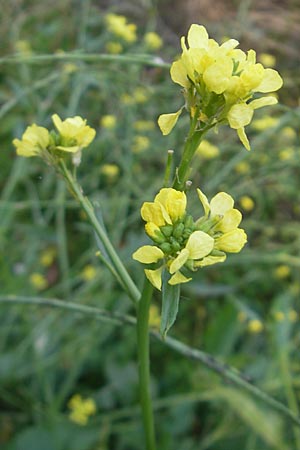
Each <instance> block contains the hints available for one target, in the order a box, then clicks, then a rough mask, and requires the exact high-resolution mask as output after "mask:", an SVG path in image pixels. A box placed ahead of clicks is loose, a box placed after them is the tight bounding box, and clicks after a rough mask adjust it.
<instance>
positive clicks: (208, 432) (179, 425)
mask: <svg viewBox="0 0 300 450" xmlns="http://www.w3.org/2000/svg"><path fill="white" fill-rule="evenodd" d="M179 3H180V2H179ZM194 3H195V2H194ZM222 3H223V4H224V3H226V4H227V5H228V8H227V9H226V11H227V12H226V11H225V13H224V11H223V12H222V9H221V10H220V11H221V13H222V14H223V16H222V17H216V14H217V11H218V8H219V9H220V5H219V3H218V2H217V3H216V7H215V11H212V8H208V6H207V5H206V2H203V3H202V9H200V10H199V8H198V6H199V5H200V4H201V2H197V4H199V5H198V6H197V7H196V6H195V5H194V8H195V9H194V10H193V2H191V1H190V2H186V10H185V12H184V11H183V12H181V14H182V22H181V23H176V21H174V18H173V12H172V14H171V13H170V15H169V16H168V15H167V14H166V11H168V10H169V8H170V5H169V4H168V2H167V1H165V2H163V1H162V2H158V4H157V5H155V4H154V3H152V2H150V1H148V2H147V1H138V0H135V2H128V4H127V2H120V4H118V2H103V3H102V4H101V5H99V2H96V1H87V0H85V1H71V0H64V1H57V0H53V1H52V2H51V3H49V4H47V3H46V2H37V1H34V0H33V1H29V0H15V1H12V2H3V4H2V5H1V7H2V10H3V18H4V17H5V20H4V19H3V20H2V24H1V25H2V26H1V29H0V33H1V36H0V37H1V46H2V49H3V51H2V56H3V57H5V56H7V55H10V54H12V53H19V55H20V56H22V55H23V56H30V54H32V55H35V54H40V53H47V54H52V53H53V54H61V53H62V52H74V51H75V50H76V51H77V52H82V53H85V52H87V53H93V54H101V53H106V52H107V51H109V49H110V43H111V42H119V44H121V45H122V52H121V53H122V54H125V55H126V54H130V55H132V54H133V55H134V54H136V55H138V54H153V56H155V57H159V58H161V61H166V62H170V61H172V59H174V57H175V56H176V53H177V52H178V50H179V47H178V43H179V39H178V36H179V35H180V34H181V33H185V32H186V29H187V27H188V25H189V24H190V22H189V23H187V22H188V21H189V20H191V19H190V14H191V11H194V18H193V19H192V21H198V22H199V23H203V24H204V25H205V26H206V27H207V28H208V30H209V32H210V34H211V35H213V36H214V37H215V38H217V39H218V40H220V39H221V38H222V36H224V35H227V36H230V37H234V38H238V39H240V40H241V42H242V48H243V49H245V50H246V49H247V48H248V47H249V45H250V46H252V45H253V46H254V48H256V49H258V51H259V52H260V54H262V53H266V52H270V51H271V52H272V54H273V55H274V56H276V57H277V63H276V68H277V69H278V70H279V72H280V73H281V74H282V75H283V77H284V80H285V87H284V88H283V89H282V90H281V91H280V93H279V100H280V103H279V105H278V106H276V107H273V109H271V108H268V116H265V115H264V111H263V110H261V111H259V112H256V113H255V114H256V119H257V120H256V121H253V123H252V126H251V130H250V132H249V137H250V139H251V143H252V150H251V152H250V153H248V152H246V151H245V150H244V149H243V148H242V146H241V144H240V143H239V142H238V140H237V138H236V136H235V133H234V132H233V131H232V130H229V129H228V130H226V129H220V131H219V134H211V135H209V141H210V142H211V143H212V144H214V145H215V146H216V147H217V150H216V149H214V151H212V150H211V149H206V153H205V152H204V151H202V152H200V151H199V153H198V154H197V157H196V159H195V164H194V168H193V173H194V180H195V182H194V186H198V185H199V186H201V189H203V190H204V191H205V192H206V193H207V195H208V196H209V197H212V196H213V195H214V194H215V193H216V192H219V191H222V190H224V191H226V192H229V193H230V194H231V195H232V196H233V197H234V198H235V199H236V203H237V205H238V207H239V208H240V209H241V210H242V211H243V215H244V221H243V228H245V230H246V231H247V234H248V240H249V244H248V245H247V247H246V248H245V249H244V250H243V251H242V252H241V254H238V255H233V256H230V257H228V260H227V261H226V263H224V264H220V265H218V266H213V267H212V268H205V269H204V270H202V271H199V272H198V273H197V275H196V276H195V280H194V281H193V282H192V283H189V284H188V285H186V286H184V287H183V291H182V297H183V298H182V301H181V304H180V314H179V316H178V319H177V322H176V325H175V327H174V328H173V329H172V334H173V335H174V336H176V337H178V338H179V339H180V340H182V341H184V342H186V343H188V344H189V345H192V346H194V347H198V348H201V349H203V350H205V351H207V352H210V353H212V354H213V355H214V356H216V357H219V359H220V360H223V361H226V362H227V363H230V364H232V365H234V366H236V367H238V368H239V369H240V370H242V372H243V373H245V374H247V376H248V377H249V379H251V380H252V381H253V382H254V383H255V384H257V385H259V386H260V387H262V388H263V389H265V390H266V391H268V392H269V393H270V394H271V395H273V396H275V397H276V398H278V399H280V400H281V401H283V402H284V403H286V404H288V405H289V407H290V408H291V409H292V410H293V411H294V412H295V413H298V400H299V386H300V364H299V358H298V352H297V350H298V348H299V343H300V332H299V292H300V284H299V266H300V258H299V246H300V228H299V216H300V207H299V200H300V197H299V196H300V183H299V179H300V176H299V175H300V173H299V162H300V151H299V116H300V110H299V106H298V99H299V72H298V70H297V67H298V66H299V59H298V60H297V58H299V55H297V52H296V51H295V49H296V48H297V41H295V39H294V36H295V35H296V32H297V29H296V22H295V20H291V22H290V27H289V29H288V30H287V28H286V29H285V30H284V28H283V25H282V23H283V22H282V21H283V20H284V19H285V18H286V19H288V17H291V16H287V13H286V10H287V9H288V10H289V11H293V17H294V18H295V17H299V14H300V12H299V6H297V2H289V3H288V5H285V6H288V7H289V8H287V7H286V8H284V5H283V9H282V15H280V20H279V21H278V20H277V21H276V17H277V16H278V9H277V8H278V5H277V3H275V2H274V4H272V2H271V3H270V5H269V6H270V11H271V12H270V13H269V18H270V20H269V21H267V22H266V21H263V20H262V17H265V16H264V14H265V11H262V10H261V9H259V7H258V6H257V5H256V4H255V2H253V4H252V5H251V4H250V5H249V3H251V2H246V1H243V2H233V1H232V2H222ZM173 8H174V11H176V8H182V6H180V5H179V4H178V5H176V3H175V4H174V5H173ZM178 11H179V10H178V9H177V16H176V14H175V12H174V16H176V17H178ZM108 12H115V13H122V14H123V13H124V14H126V16H127V18H128V21H129V22H131V23H132V22H134V23H136V24H137V36H138V39H137V40H136V42H133V43H128V42H126V41H122V39H117V38H116V37H115V36H113V35H112V34H111V33H110V32H109V31H108V30H107V28H106V25H105V14H106V13H108ZM224 14H225V15H224ZM226 14H227V15H226ZM197 15H198V16H199V17H198V19H197V20H196V18H197ZM220 19H221V22H220ZM265 24H267V25H265ZM271 24H273V25H271ZM185 25H186V28H184V27H185ZM232 30H234V31H235V33H234V35H233V32H232ZM147 31H158V33H159V34H160V35H161V37H162V39H163V41H164V45H163V47H162V48H160V49H159V50H151V49H150V48H149V47H147V45H146V44H145V41H144V36H145V33H146V32H147ZM178 33H179V34H178ZM261 37H263V38H264V39H261ZM256 44H257V45H256ZM158 61H159V60H158ZM0 62H2V61H1V60H0ZM266 65H267V64H266ZM1 68H2V71H1V79H0V98H1V107H0V119H1V127H0V140H1V145H2V151H1V164H0V174H1V178H0V185H1V201H0V208H1V215H0V245H1V252H0V280H1V297H0V302H1V298H2V299H3V298H5V296H6V295H9V294H14V295H16V296H24V295H25V296H35V297H47V298H61V299H65V300H68V299H69V300H70V301H73V302H78V303H80V304H86V305H94V306H98V307H101V308H105V309H108V310H112V311H118V312H120V313H132V312H133V311H132V306H131V304H130V302H129V301H128V299H127V298H126V296H125V295H124V294H123V293H122V291H121V290H120V289H119V287H118V286H117V285H116V283H115V281H114V280H113V279H112V278H111V276H110V274H109V273H108V271H107V269H106V268H105V267H104V266H103V265H101V263H100V262H99V260H98V258H97V257H96V256H95V251H96V245H95V238H94V236H93V233H92V231H91V228H90V226H89V225H88V224H87V222H86V220H85V216H84V214H83V213H82V211H80V209H79V208H78V206H77V204H76V203H75V202H74V201H73V199H72V197H71V196H70V195H69V193H68V192H67V191H66V188H65V185H64V183H63V181H62V180H59V179H57V177H56V175H55V174H54V173H53V172H52V170H50V169H49V168H48V167H45V166H44V164H43V163H42V161H41V160H39V159H36V160H35V159H28V160H27V159H25V158H24V159H22V158H17V157H16V156H15V154H14V151H13V148H12V144H11V140H12V138H13V137H16V136H17V137H20V136H21V134H22V132H23V130H24V129H25V128H26V126H27V125H29V124H31V123H32V122H35V123H37V124H39V125H43V126H48V125H49V123H50V117H51V115H52V114H53V113H58V114H59V115H60V116H61V117H67V116H72V115H76V114H80V115H81V116H82V117H86V118H87V120H88V123H89V124H90V125H91V126H93V127H94V128H96V130H97V139H96V140H95V141H94V143H93V144H92V146H91V147H90V148H89V149H88V150H87V151H86V152H84V157H83V162H82V165H81V167H80V169H79V178H80V180H81V184H82V186H83V189H84V191H85V193H86V194H87V195H89V196H90V197H91V199H92V200H93V201H94V202H95V203H96V204H97V205H99V207H98V214H99V217H101V220H103V221H104V223H105V226H106V228H107V230H108V232H109V234H110V236H111V238H112V240H113V242H114V244H115V245H116V247H117V248H118V251H119V253H120V256H121V257H122V259H123V260H124V261H125V262H126V265H127V267H128V269H129V271H130V272H131V273H132V274H133V276H134V278H135V280H136V282H137V284H138V285H140V283H139V280H140V279H141V274H142V268H141V267H139V265H138V264H137V263H135V262H134V261H132V259H131V254H132V252H133V251H134V250H135V249H136V248H137V247H138V246H139V245H141V244H143V243H146V238H145V235H144V233H143V227H142V222H141V220H140V216H139V209H140V206H141V203H142V202H143V201H145V200H151V199H152V198H153V195H154V193H155V192H156V191H157V190H158V189H159V187H160V186H161V184H162V179H163V171H164V165H165V161H166V157H167V150H168V149H169V148H172V149H174V150H175V159H176V158H178V157H179V156H178V155H179V152H180V150H181V148H182V144H183V139H184V136H185V132H186V127H185V126H186V124H187V123H185V122H184V120H182V121H181V125H180V126H178V127H177V129H176V130H174V132H173V133H172V134H171V135H170V136H169V137H167V138H163V137H162V136H161V133H160V131H159V130H158V127H157V125H156V119H157V117H158V115H159V114H161V113H163V112H169V111H176V110H177V109H178V106H179V105H180V102H181V98H180V91H179V89H178V87H177V86H175V85H174V84H173V83H172V82H171V81H170V78H169V74H168V70H167V68H164V67H153V66H150V65H143V64H139V63H138V62H130V63H124V62H120V61H117V60H115V61H111V62H107V61H106V62H101V61H97V62H85V61H84V60H80V59H78V60H76V61H74V60H72V61H69V60H68V59H67V58H66V59H61V60H59V61H48V62H44V63H34V64H27V63H25V62H24V63H19V64H12V63H2V64H1ZM270 111H271V112H270ZM107 115H113V116H114V117H115V124H113V120H110V121H109V120H108V121H107V119H106V122H105V119H104V117H105V116H107ZM214 152H215V153H218V156H217V157H214V156H213V155H214ZM190 198H191V199H193V200H194V211H195V216H198V215H199V211H200V204H199V202H198V200H197V199H196V196H195V194H194V192H193V190H191V192H190ZM155 306H156V307H157V308H158V311H159V307H160V305H159V296H158V297H157V299H156V303H155ZM155 312H156V313H157V311H156V310H154V313H155ZM0 317H1V318H0V320H1V327H0V349H1V353H0V443H1V448H3V449H4V450H25V449H26V450H27V449H29V448H30V449H31V450H35V449H37V450H40V449H41V448H43V450H69V449H70V450H92V449H93V450H96V449H97V450H100V449H101V450H105V449H115V450H129V449H130V450H134V449H141V448H142V447H141V446H142V430H141V423H140V417H139V410H138V408H137V401H138V399H137V368H136V363H135V360H136V348H135V333H134V329H132V328H131V327H126V326H124V327H114V326H112V325H111V324H103V323H101V324H100V323H99V322H98V321H97V320H93V319H86V318H83V317H81V316H78V315H76V314H67V313H66V312H64V311H59V310H53V309H51V308H48V309H45V308H39V307H32V306H25V305H21V306H20V305H13V306H12V305H7V304H5V303H1V316H0ZM152 388H153V397H154V406H155V410H156V413H155V415H156V422H157V426H158V433H159V442H160V446H161V447H160V448H162V449H164V450H173V449H177V448H178V446H179V445H180V448H181V449H183V450H195V449H197V450H199V449H200V450H204V449H214V450H219V449H220V450H229V449H230V450H239V449H241V448H243V449H245V450H262V449H280V450H284V449H298V450H299V449H300V440H299V432H297V431H296V430H295V429H294V430H293V428H292V425H291V424H290V423H287V422H284V421H283V419H282V418H280V417H279V416H278V415H277V414H276V413H274V412H272V411H270V410H269V409H268V408H267V407H265V406H264V405H263V404H260V403H259V402H258V401H257V400H254V399H253V398H251V397H250V396H249V395H248V394H245V393H244V392H241V391H238V390H235V389H234V388H233V386H231V385H230V384H229V383H228V382H226V380H224V379H222V378H220V377H219V376H217V375H213V374H212V373H211V372H209V371H208V369H206V368H205V367H203V366H201V365H200V364H199V363H196V362H192V361H188V360H185V359H184V358H183V357H182V356H180V355H178V354H176V353H173V352H172V351H171V350H170V349H168V348H166V347H165V346H163V345H161V344H160V343H158V342H153V344H152ZM74 394H80V395H81V396H82V397H84V398H92V399H94V401H95V402H96V405H97V412H96V414H95V415H94V416H93V417H91V418H90V420H89V422H88V424H87V425H86V426H79V425H77V424H75V423H73V422H72V421H71V420H70V418H69V413H70V409H69V407H68V401H69V399H70V398H71V397H72V396H73V395H74Z"/></svg>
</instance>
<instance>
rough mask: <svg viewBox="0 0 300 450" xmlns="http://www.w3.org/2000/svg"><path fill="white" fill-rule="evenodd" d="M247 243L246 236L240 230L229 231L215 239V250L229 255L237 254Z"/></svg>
mask: <svg viewBox="0 0 300 450" xmlns="http://www.w3.org/2000/svg"><path fill="white" fill-rule="evenodd" d="M246 242H247V235H246V233H245V231H244V230H242V229H241V228H236V229H235V230H232V231H229V232H228V233H225V234H223V236H221V237H219V238H217V239H216V244H215V249H217V250H221V251H224V252H229V253H238V252H239V251H241V250H242V248H243V247H244V245H245V244H246Z"/></svg>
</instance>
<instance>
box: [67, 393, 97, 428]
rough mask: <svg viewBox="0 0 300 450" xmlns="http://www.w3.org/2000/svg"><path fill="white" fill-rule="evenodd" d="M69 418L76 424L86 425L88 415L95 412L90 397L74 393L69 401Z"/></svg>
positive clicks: (94, 404)
mask: <svg viewBox="0 0 300 450" xmlns="http://www.w3.org/2000/svg"><path fill="white" fill-rule="evenodd" d="M68 407H69V408H70V410H71V412H70V420H72V422H75V423H77V424H78V425H86V424H87V422H88V419H89V417H90V416H92V415H94V414H95V413H96V403H95V402H94V400H93V399H92V398H87V399H83V398H82V397H81V395H79V394H76V395H74V396H73V397H72V398H71V399H70V401H69V403H68Z"/></svg>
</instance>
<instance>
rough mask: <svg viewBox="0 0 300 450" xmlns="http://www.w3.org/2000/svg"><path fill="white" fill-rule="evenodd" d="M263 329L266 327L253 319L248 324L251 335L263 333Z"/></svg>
mask: <svg viewBox="0 0 300 450" xmlns="http://www.w3.org/2000/svg"><path fill="white" fill-rule="evenodd" d="M263 329H264V325H263V323H262V322H261V320H258V319H252V320H250V321H249V322H248V330H249V331H250V333H253V334H256V333H261V332H262V330H263Z"/></svg>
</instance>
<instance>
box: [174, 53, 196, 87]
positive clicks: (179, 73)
mask: <svg viewBox="0 0 300 450" xmlns="http://www.w3.org/2000/svg"><path fill="white" fill-rule="evenodd" d="M170 74H171V78H172V80H173V81H174V83H178V84H180V86H182V87H185V88H187V89H188V88H189V87H190V85H191V82H190V81H189V79H188V77H187V70H186V67H185V64H184V62H183V60H182V59H179V60H178V61H175V62H173V64H172V66H171V70H170Z"/></svg>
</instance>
